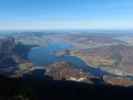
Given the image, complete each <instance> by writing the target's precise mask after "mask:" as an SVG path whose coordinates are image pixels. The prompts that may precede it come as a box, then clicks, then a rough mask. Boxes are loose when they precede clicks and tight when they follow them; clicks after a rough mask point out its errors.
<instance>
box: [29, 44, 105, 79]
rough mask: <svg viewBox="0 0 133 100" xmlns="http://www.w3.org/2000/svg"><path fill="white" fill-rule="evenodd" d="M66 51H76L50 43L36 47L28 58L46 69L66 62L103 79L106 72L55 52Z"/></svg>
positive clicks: (73, 57)
mask: <svg viewBox="0 0 133 100" xmlns="http://www.w3.org/2000/svg"><path fill="white" fill-rule="evenodd" d="M66 49H69V50H71V49H74V48H73V46H72V45H70V44H67V43H63V42H62V43H50V44H48V45H47V46H46V47H34V48H32V50H31V51H30V53H29V56H28V58H29V59H30V60H31V61H32V62H33V63H34V64H35V65H37V66H42V67H44V66H45V65H48V64H52V63H54V62H57V61H66V62H69V63H71V64H73V65H74V66H76V68H78V69H82V70H84V71H86V72H88V73H91V74H93V75H95V76H97V77H101V76H103V75H104V74H106V72H104V71H102V70H101V69H98V68H97V69H96V68H92V67H90V66H88V65H87V64H86V63H85V62H84V61H83V60H81V59H80V58H78V57H76V56H70V55H67V54H66V55H64V56H56V55H55V54H54V52H60V51H63V50H66Z"/></svg>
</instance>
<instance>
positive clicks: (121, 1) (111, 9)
mask: <svg viewBox="0 0 133 100" xmlns="http://www.w3.org/2000/svg"><path fill="white" fill-rule="evenodd" d="M43 29H48V30H49V29H120V30H122V29H126V30H128V29H133V0H0V30H43Z"/></svg>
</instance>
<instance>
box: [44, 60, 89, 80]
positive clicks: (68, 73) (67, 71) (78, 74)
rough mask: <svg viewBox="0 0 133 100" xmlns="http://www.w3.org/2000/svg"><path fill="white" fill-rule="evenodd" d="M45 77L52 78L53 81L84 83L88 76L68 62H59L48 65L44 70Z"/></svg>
mask: <svg viewBox="0 0 133 100" xmlns="http://www.w3.org/2000/svg"><path fill="white" fill-rule="evenodd" d="M45 74H46V75H48V76H50V77H53V79H54V80H73V81H86V80H88V75H87V74H86V73H84V72H82V71H81V70H79V69H76V68H74V66H73V65H72V64H70V63H68V62H65V61H61V62H56V63H53V64H50V65H48V66H47V68H46V73H45Z"/></svg>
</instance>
